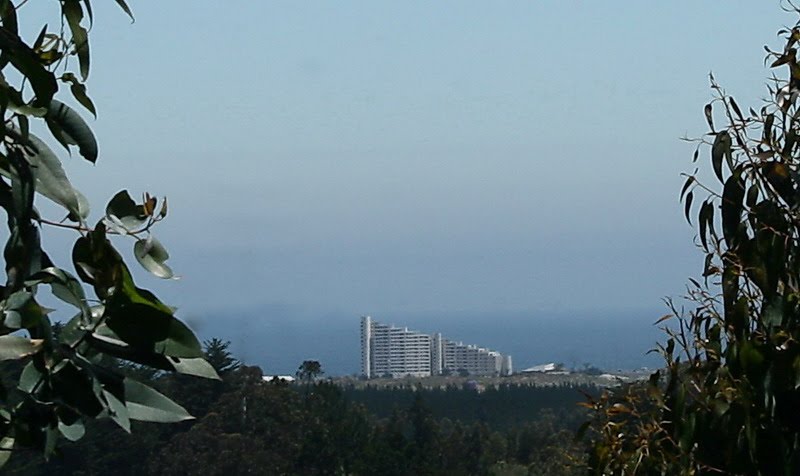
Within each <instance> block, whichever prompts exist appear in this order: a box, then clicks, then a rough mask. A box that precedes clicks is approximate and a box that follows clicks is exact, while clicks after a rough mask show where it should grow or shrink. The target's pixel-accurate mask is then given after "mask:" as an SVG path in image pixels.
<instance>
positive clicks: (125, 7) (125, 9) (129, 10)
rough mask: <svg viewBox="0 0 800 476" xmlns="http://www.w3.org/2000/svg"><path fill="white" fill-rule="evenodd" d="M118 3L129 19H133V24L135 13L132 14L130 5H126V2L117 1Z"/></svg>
mask: <svg viewBox="0 0 800 476" xmlns="http://www.w3.org/2000/svg"><path fill="white" fill-rule="evenodd" d="M116 2H117V5H119V7H120V8H121V9H122V11H124V12H125V13H126V14H127V15H128V17H129V18H130V19H131V22H133V21H135V20H134V18H133V12H131V9H130V7H128V4H127V3H125V0H116Z"/></svg>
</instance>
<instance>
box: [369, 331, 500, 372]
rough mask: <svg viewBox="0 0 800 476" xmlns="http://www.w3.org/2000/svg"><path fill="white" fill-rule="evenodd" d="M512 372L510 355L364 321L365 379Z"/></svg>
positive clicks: (437, 336) (438, 334)
mask: <svg viewBox="0 0 800 476" xmlns="http://www.w3.org/2000/svg"><path fill="white" fill-rule="evenodd" d="M512 371H513V369H512V364H511V356H510V355H503V354H501V353H500V352H497V351H494V350H489V349H486V348H483V347H478V346H475V345H467V344H464V343H463V342H455V341H451V340H448V339H444V338H442V334H440V333H436V334H423V333H421V332H416V331H411V330H408V327H397V326H395V325H394V324H381V323H380V322H377V321H375V320H373V319H372V317H371V316H362V317H361V375H362V376H364V377H366V378H378V377H390V378H402V377H407V376H412V377H430V376H433V375H451V374H458V375H481V376H490V375H498V376H504V375H511V374H512Z"/></svg>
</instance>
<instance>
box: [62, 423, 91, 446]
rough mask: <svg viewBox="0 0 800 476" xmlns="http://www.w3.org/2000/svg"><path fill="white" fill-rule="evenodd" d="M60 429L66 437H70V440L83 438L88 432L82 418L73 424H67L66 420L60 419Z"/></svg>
mask: <svg viewBox="0 0 800 476" xmlns="http://www.w3.org/2000/svg"><path fill="white" fill-rule="evenodd" d="M58 431H60V432H61V434H62V435H64V438H66V439H68V440H69V441H78V440H80V439H81V438H83V435H84V434H85V433H86V427H85V426H84V425H83V422H82V421H80V420H78V421H76V422H75V423H73V424H71V425H67V424H66V423H64V422H62V421H59V422H58Z"/></svg>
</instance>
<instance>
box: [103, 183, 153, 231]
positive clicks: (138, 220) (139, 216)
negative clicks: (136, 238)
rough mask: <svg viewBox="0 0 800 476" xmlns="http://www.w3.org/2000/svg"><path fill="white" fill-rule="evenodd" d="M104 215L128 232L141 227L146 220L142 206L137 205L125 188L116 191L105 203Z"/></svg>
mask: <svg viewBox="0 0 800 476" xmlns="http://www.w3.org/2000/svg"><path fill="white" fill-rule="evenodd" d="M106 216H107V217H108V218H109V221H111V222H112V223H113V224H114V225H115V226H116V227H120V226H121V227H122V229H123V231H126V232H129V231H133V230H136V229H138V228H141V227H142V226H143V225H144V224H145V223H146V222H147V215H146V214H145V210H144V206H142V205H137V204H136V202H134V201H133V199H132V198H131V196H130V194H129V193H128V191H127V190H122V191H120V192H117V194H116V195H114V197H113V198H112V199H111V200H110V201H109V202H108V205H106Z"/></svg>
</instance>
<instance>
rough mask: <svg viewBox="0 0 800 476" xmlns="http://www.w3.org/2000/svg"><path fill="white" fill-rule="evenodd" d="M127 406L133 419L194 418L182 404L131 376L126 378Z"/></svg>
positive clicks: (163, 421) (175, 420)
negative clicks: (132, 378)
mask: <svg viewBox="0 0 800 476" xmlns="http://www.w3.org/2000/svg"><path fill="white" fill-rule="evenodd" d="M125 406H126V407H127V408H128V415H129V416H130V418H131V420H139V421H152V422H159V423H175V422H179V421H185V420H192V419H194V417H193V416H191V415H190V414H189V412H187V411H186V409H184V408H183V407H182V406H180V405H178V404H177V403H175V402H173V401H172V400H170V399H169V398H167V397H165V396H164V395H163V394H161V393H159V392H157V391H156V390H154V389H152V388H150V387H148V386H147V385H144V384H143V383H139V382H137V381H135V380H131V379H130V378H126V379H125Z"/></svg>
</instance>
